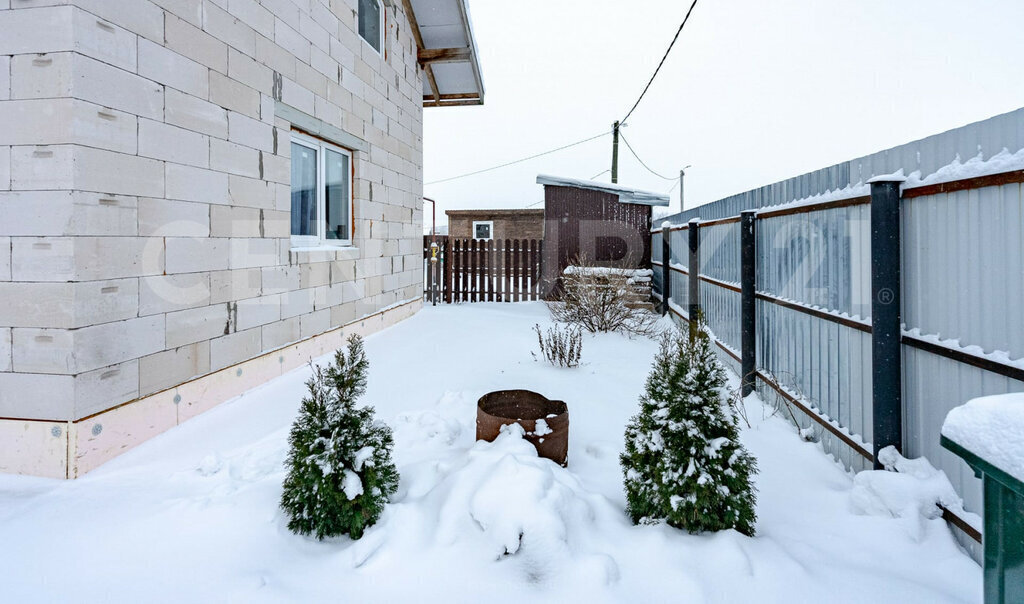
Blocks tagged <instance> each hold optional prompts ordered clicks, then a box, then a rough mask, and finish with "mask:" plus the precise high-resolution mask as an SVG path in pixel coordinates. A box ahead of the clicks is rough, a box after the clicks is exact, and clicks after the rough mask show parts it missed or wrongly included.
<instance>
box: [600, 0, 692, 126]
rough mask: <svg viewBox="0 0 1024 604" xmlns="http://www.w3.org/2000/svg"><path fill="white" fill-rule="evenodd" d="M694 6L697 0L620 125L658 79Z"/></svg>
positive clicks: (631, 113)
mask: <svg viewBox="0 0 1024 604" xmlns="http://www.w3.org/2000/svg"><path fill="white" fill-rule="evenodd" d="M695 6H697V0H693V4H691V5H690V10H688V11H686V16H685V17H683V22H682V23H680V24H679V29H678V30H676V35H675V37H674V38H672V42H671V43H670V44H669V45H668V50H666V51H665V55H664V56H663V57H661V62H660V63H658V68H657V69H655V70H654V74H653V75H652V76H651V79H650V80H649V81H648V82H647V85H646V86H644V91H643V92H641V93H640V98H638V99H637V100H636V102H635V103H633V108H632V109H630V110H629V113H627V114H626V117H624V118H622V119H621V120H619V122H620V123H623V124H625V123H626V120H628V119H629V116H631V115H633V111H634V110H636V108H637V106H639V105H640V101H642V100H643V99H644V95H645V94H647V89H648V88H650V87H651V84H653V83H654V78H656V77H658V72H659V71H661V66H662V65H664V64H665V59H667V58H668V53H670V52H672V47H673V46H675V44H676V40H678V39H679V34H681V33H682V32H683V27H685V26H686V22H687V21H689V19H690V13H692V12H693V7H695Z"/></svg>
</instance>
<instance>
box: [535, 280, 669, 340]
mask: <svg viewBox="0 0 1024 604" xmlns="http://www.w3.org/2000/svg"><path fill="white" fill-rule="evenodd" d="M575 264H576V265H575V266H570V267H568V268H566V269H565V272H564V273H563V274H562V299H561V300H559V301H554V302H549V303H548V308H549V309H550V311H551V316H552V317H554V319H555V320H556V321H561V322H564V323H570V324H572V325H578V326H579V327H581V328H583V329H585V330H587V331H589V332H591V333H596V332H612V331H617V332H621V333H627V334H636V335H642V336H655V335H657V334H658V333H660V331H661V330H660V329H658V316H657V315H655V314H654V313H653V312H651V311H650V310H649V309H647V308H644V306H645V305H646V304H647V303H648V302H649V301H647V300H642V301H641V300H638V299H637V294H636V291H637V289H636V283H637V282H638V281H639V280H643V279H647V278H648V275H646V274H643V273H644V272H645V271H633V270H623V269H613V268H603V267H594V266H588V265H587V263H586V262H585V261H577V262H576V263H575Z"/></svg>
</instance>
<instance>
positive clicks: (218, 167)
mask: <svg viewBox="0 0 1024 604" xmlns="http://www.w3.org/2000/svg"><path fill="white" fill-rule="evenodd" d="M385 5H386V8H385V10H386V11H387V18H386V23H387V32H386V44H385V49H384V54H383V57H382V56H380V55H378V54H377V53H375V52H373V51H372V49H370V48H369V46H368V45H366V44H365V43H364V42H363V41H362V40H361V39H360V37H359V35H358V33H357V21H356V12H355V3H354V2H351V1H347V0H346V1H338V0H231V1H230V2H228V1H220V0H214V1H204V0H74V1H72V2H50V1H46V0H16V1H14V2H8V1H7V0H0V216H2V217H3V219H2V220H0V300H3V304H2V306H0V417H4V418H15V419H18V420H19V421H22V420H24V421H27V422H38V421H39V420H45V421H46V422H54V423H53V424H52V426H64V427H65V428H62V429H65V430H70V429H72V428H73V427H74V425H75V424H73V423H71V424H69V423H67V422H75V421H76V420H81V419H82V418H84V417H90V416H92V415H93V414H97V413H103V412H108V411H109V410H111V409H114V408H118V406H119V405H123V404H125V403H129V405H128V406H126V407H125V408H128V407H130V406H131V405H133V404H136V403H131V402H130V401H133V400H136V399H140V397H142V398H144V397H148V396H151V395H153V394H154V393H158V392H160V391H163V390H166V389H168V388H177V387H178V386H179V385H182V384H186V383H191V382H192V381H193V380H195V379H196V378H199V377H201V376H204V375H208V374H211V373H213V372H217V371H218V370H221V369H224V368H230V367H233V366H235V365H238V364H240V363H243V364H244V363H247V362H249V361H250V360H251V359H254V358H257V357H261V355H265V354H266V353H267V352H269V351H272V350H276V349H278V348H281V347H283V346H288V345H290V344H293V343H295V342H299V341H306V340H310V338H315V337H316V336H319V335H321V334H324V333H327V332H330V331H331V330H332V329H335V328H337V327H339V326H341V325H344V324H347V323H349V322H351V321H353V320H355V319H357V318H358V317H362V316H366V315H371V314H373V313H375V312H377V311H380V310H381V309H384V308H387V307H391V306H393V305H395V304H397V303H399V302H402V301H406V300H409V299H413V298H417V297H418V296H419V295H421V285H420V284H421V281H422V274H421V267H420V264H421V263H420V260H419V256H418V253H419V252H418V251H419V249H420V246H421V233H422V226H421V222H422V201H421V198H422V121H423V118H422V111H423V110H422V90H423V82H422V77H423V75H422V72H421V70H420V68H419V65H418V63H417V56H416V44H415V42H414V40H413V38H412V33H411V29H410V27H409V22H408V20H407V19H406V16H405V15H404V14H403V12H402V3H398V2H395V3H385ZM296 111H298V112H301V113H304V114H306V117H304V118H301V119H304V120H306V121H305V122H304V123H307V124H309V123H323V124H325V125H326V126H329V128H325V131H326V130H331V131H333V132H343V133H344V135H343V136H341V138H345V140H341V141H337V142H340V143H342V144H343V146H344V143H345V142H346V140H347V141H349V142H350V143H351V141H361V142H360V143H359V144H358V145H357V146H359V147H361V148H358V149H355V150H354V152H353V168H354V174H355V179H354V182H353V183H352V188H353V191H354V194H355V204H354V205H355V210H354V216H353V217H352V218H353V223H354V225H355V235H354V240H353V246H352V247H351V248H346V249H340V250H339V249H324V250H312V251H311V250H306V249H304V250H302V251H297V250H293V249H292V247H291V240H290V222H291V216H290V210H291V195H290V184H289V183H290V178H291V160H290V154H291V148H290V136H291V132H292V130H293V128H296V127H299V126H298V124H292V123H291V122H290V121H288V120H286V119H283V118H281V117H279V116H280V115H299V114H297V113H296ZM317 120H319V122H317ZM297 121H300V120H297ZM346 137H347V138H346ZM350 146H351V144H350ZM232 371H233V370H232ZM259 375H261V374H260V373H258V372H257V373H255V374H253V375H252V376H251V377H246V378H245V379H248V380H257V379H259V378H258V376H259ZM247 376H248V374H247ZM253 385H255V384H253ZM217 392H219V391H218V390H217V389H211V390H210V394H209V395H208V396H209V397H212V398H216V397H217V396H218V395H217V394H216V393H217ZM217 402H220V401H219V400H201V401H198V400H197V401H190V402H189V406H188V409H189V410H190V411H188V412H182V410H181V409H179V410H178V411H179V413H178V415H177V416H176V419H175V420H174V421H179V420H182V419H184V418H185V417H189V416H190V414H194V413H196V412H198V410H203V409H207V408H209V407H210V406H213V405H214V404H216V403H217ZM168 404H170V403H169V402H168V401H163V400H162V399H161V401H160V402H159V404H156V403H152V404H151V403H145V404H141V403H140V406H139V409H140V410H145V409H151V410H152V412H153V413H166V411H167V408H168V407H167V405H168ZM140 413H142V411H140ZM143 415H145V414H143ZM154 417H156V416H154ZM161 417H162V416H161ZM143 419H144V418H143ZM162 421H163V420H161V419H159V418H156V419H154V420H153V422H156V423H160V422H162ZM45 425H46V426H47V428H46V430H50V426H51V424H45ZM154 425H155V424H154ZM72 431H73V430H72ZM46 433H47V434H48V433H49V432H46ZM153 433H155V432H153ZM40 434H43V432H42V431H41V432H40ZM63 434H64V436H62V437H61V438H65V439H68V438H70V439H72V440H73V439H74V438H77V436H76V435H74V434H70V433H69V432H65V433H63ZM147 434H148V433H147ZM133 438H134V437H133ZM37 440H38V442H40V443H48V442H50V441H47V440H46V439H43V438H40V439H37ZM136 440H138V439H135V440H133V441H132V442H133V443H134V442H135V441H136ZM26 442H29V441H26ZM32 442H35V441H34V440H33V441H32ZM69 442H70V441H69ZM51 444H52V443H51ZM40 446H42V445H40ZM112 446H113V445H112ZM51 448H52V447H51ZM111 450H114V449H113V448H112V449H111ZM43 453H44V452H41V453H40V454H41V455H42V454H43ZM2 454H3V453H2V448H0V455H2ZM64 463H65V464H66V463H69V462H67V461H65V462H64ZM72 465H73V462H72ZM0 466H3V460H2V459H0ZM37 466H39V464H28V465H26V466H24V467H30V468H31V467H37ZM39 467H41V466H39ZM47 467H49V466H47ZM54 467H56V466H54ZM47 472H49V470H47ZM69 474H71V475H73V474H74V472H70V471H69Z"/></svg>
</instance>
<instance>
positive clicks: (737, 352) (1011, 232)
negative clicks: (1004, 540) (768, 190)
mask: <svg viewBox="0 0 1024 604" xmlns="http://www.w3.org/2000/svg"><path fill="white" fill-rule="evenodd" d="M1021 183H1024V171H1021V170H1014V171H1007V172H1003V173H1000V174H991V175H985V176H979V177H972V178H964V179H961V180H955V181H951V182H945V183H940V184H933V185H926V186H919V187H914V188H906V189H904V190H903V191H900V189H899V185H898V184H896V183H894V182H892V181H890V182H888V183H886V182H879V183H874V184H872V185H871V195H863V194H862V191H863V190H865V189H866V188H858V189H857V190H854V191H852V192H853V193H854V194H853V195H851V196H849V197H846V198H842V199H831V200H827V201H820V202H814V201H813V199H812V200H811V202H809V203H799V202H796V203H792V202H791V203H787V204H785V205H784V206H783V207H774V208H773V207H765V208H763V209H759V210H744V211H743V212H742V213H741V214H740V215H738V216H725V217H718V216H716V217H715V218H714V219H713V220H707V221H700V220H696V219H693V220H691V221H690V222H689V223H688V224H685V225H678V224H677V225H671V224H669V225H667V226H664V227H663V228H661V229H654V230H652V233H651V236H652V250H653V252H654V254H653V260H652V263H653V264H654V266H655V267H658V268H660V270H655V279H654V287H655V292H656V293H655V297H657V298H660V299H662V300H663V307H664V309H665V310H666V311H669V312H671V313H672V315H673V316H674V317H676V318H677V319H678V320H680V321H689V318H690V316H691V314H692V313H693V312H694V311H695V310H699V311H700V312H701V314H702V316H703V317H704V319H705V321H706V323H707V325H708V327H709V329H710V330H711V331H712V333H713V334H714V337H715V340H716V344H717V345H718V348H719V350H720V351H721V357H722V359H723V361H724V362H726V363H727V364H728V365H731V366H732V367H733V368H734V369H735V370H736V372H737V373H738V374H739V375H740V376H741V377H742V379H743V383H744V386H745V389H746V390H752V389H755V388H756V389H757V390H759V391H760V392H761V393H762V394H763V395H765V396H772V397H778V398H779V399H780V400H783V401H784V402H785V403H786V404H787V405H789V406H790V407H791V408H792V409H793V410H794V415H793V419H794V420H796V421H797V423H798V424H800V425H801V427H809V426H812V425H813V426H816V427H817V428H816V432H817V434H818V438H819V439H820V441H821V443H822V445H823V446H824V448H825V450H826V451H827V452H829V453H830V454H832V455H833V456H834V457H836V458H837V459H838V460H840V461H842V462H843V463H844V464H845V465H846V466H847V467H849V468H851V469H854V470H860V469H868V468H870V467H872V466H875V467H877V466H878V463H877V452H878V451H879V450H880V449H881V448H882V447H884V446H886V445H895V446H896V447H897V448H898V449H900V450H901V451H902V452H903V454H904V455H906V456H908V457H922V456H923V457H927V458H928V459H929V461H930V462H931V463H932V464H933V465H935V466H936V467H939V468H940V469H942V470H944V471H945V472H946V474H947V475H948V476H949V478H950V480H951V481H952V482H953V484H954V486H955V487H956V488H957V490H958V491H959V493H960V494H961V496H962V497H963V498H964V504H965V508H966V509H967V510H968V511H971V512H975V513H979V514H980V513H981V511H982V506H981V499H982V498H981V485H980V481H978V480H977V479H976V478H975V477H974V475H973V472H972V471H971V470H970V468H968V467H967V466H966V465H965V464H963V462H962V461H961V460H959V459H958V458H956V457H955V456H952V455H951V454H948V453H947V452H945V451H944V450H942V449H941V447H940V446H939V431H940V429H941V425H942V420H943V418H944V417H945V415H946V413H947V412H948V411H949V410H950V409H952V408H953V407H955V406H957V405H960V404H962V403H963V402H964V401H965V400H967V399H969V398H973V397H975V396H981V395H986V394H997V393H1002V392H1010V391H1021V390H1024V361H1021V358H1022V357H1024V318H1022V317H1020V316H1019V315H1020V313H1019V311H1017V310H1016V305H1017V304H1018V302H1019V300H1020V299H1022V298H1024V242H1022V240H1024V226H1022V224H1021V223H1022V221H1021V217H1022V216H1024V191H1022V189H1024V187H1022V186H1021ZM886 195H888V198H886ZM886 204H888V205H886ZM883 211H888V212H890V214H889V215H888V216H885V217H884V219H883ZM692 213H693V212H692V211H691V214H692ZM691 214H684V215H682V217H684V218H685V217H687V216H689V215H691ZM873 214H875V216H874V218H875V220H874V221H873V220H872V218H873V216H872V215H873ZM719 216H721V215H719ZM670 220H671V218H670ZM684 230H685V231H687V233H686V234H684V233H682V231H684ZM694 244H696V249H694V247H693V246H694ZM886 246H888V249H889V250H890V251H888V252H886V251H884V250H886ZM873 249H875V250H876V253H875V254H872V250H873ZM744 252H746V253H744ZM983 314H985V315H987V316H979V315H983ZM993 316H994V317H1004V318H1003V319H1002V322H1003V325H1002V326H1001V327H1000V320H998V319H997V320H996V321H992V320H991V317H993ZM1000 351H1001V352H1000ZM1014 359H1016V360H1014ZM943 516H944V517H945V518H946V519H947V520H948V521H949V522H950V523H951V524H952V525H954V526H955V527H956V528H957V529H958V530H959V531H961V535H963V536H965V537H966V538H967V539H969V540H973V541H975V542H980V540H981V534H980V531H979V530H978V529H979V526H978V525H977V523H972V522H968V520H967V519H965V518H964V517H960V516H958V515H957V514H955V513H953V512H951V511H950V510H944V512H943ZM961 543H964V544H965V545H966V546H968V547H969V549H971V550H972V552H974V553H975V555H976V556H977V555H978V552H979V550H978V548H977V546H976V545H972V544H970V542H969V541H965V540H964V539H963V538H961Z"/></svg>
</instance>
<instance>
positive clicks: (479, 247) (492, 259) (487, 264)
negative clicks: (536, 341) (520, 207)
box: [423, 235, 543, 304]
mask: <svg viewBox="0 0 1024 604" xmlns="http://www.w3.org/2000/svg"><path fill="white" fill-rule="evenodd" d="M436 240H437V245H438V262H437V263H436V264H435V265H434V266H433V267H431V262H430V257H431V250H430V235H425V236H424V237H423V262H424V284H423V288H424V293H425V297H426V299H427V300H430V299H431V298H430V296H431V292H432V291H433V290H434V288H435V287H436V290H437V293H438V301H439V302H440V301H444V302H447V303H449V304H451V303H453V302H525V301H529V300H540V293H541V292H540V276H541V270H540V269H541V250H542V246H543V241H541V240H537V239H498V240H491V241H480V240H476V239H452V238H449V237H444V236H439V237H437V238H436ZM431 268H433V270H431Z"/></svg>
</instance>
